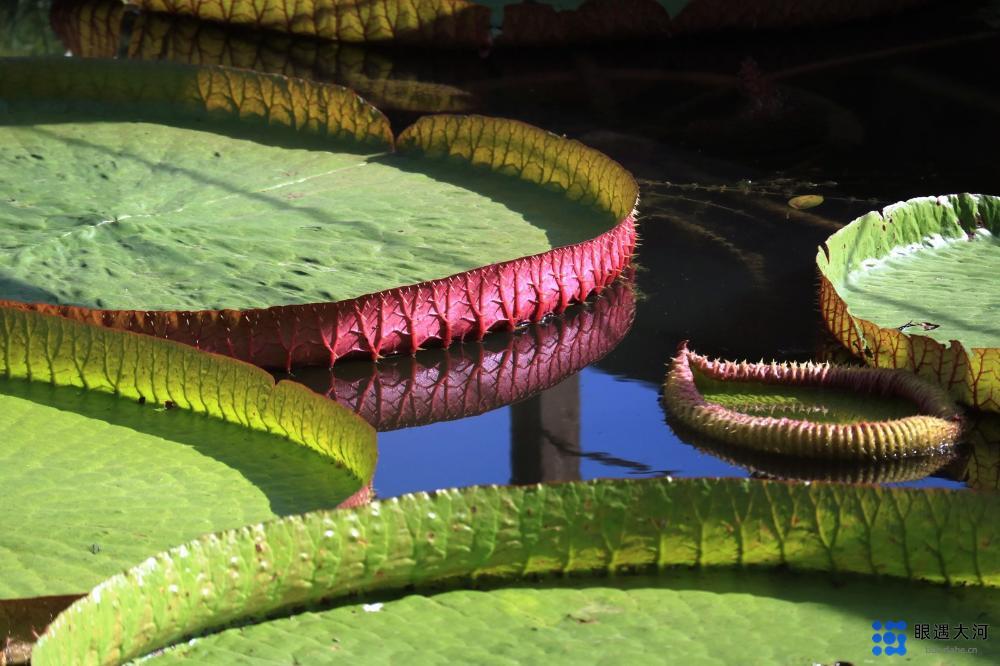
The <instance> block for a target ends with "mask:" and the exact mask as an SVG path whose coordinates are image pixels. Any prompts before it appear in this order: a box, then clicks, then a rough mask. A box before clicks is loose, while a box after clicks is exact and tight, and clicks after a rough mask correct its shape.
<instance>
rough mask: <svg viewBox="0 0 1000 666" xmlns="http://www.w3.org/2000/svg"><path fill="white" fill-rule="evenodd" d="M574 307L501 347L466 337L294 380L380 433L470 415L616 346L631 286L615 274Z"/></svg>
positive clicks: (629, 307)
mask: <svg viewBox="0 0 1000 666" xmlns="http://www.w3.org/2000/svg"><path fill="white" fill-rule="evenodd" d="M578 307H579V309H577V310H576V311H570V312H567V313H566V315H565V316H564V317H560V318H555V319H553V320H552V321H547V322H543V323H540V324H538V325H536V326H533V327H531V328H529V329H528V330H525V331H520V332H518V333H515V334H512V335H510V336H509V337H508V338H507V340H506V344H505V345H503V346H502V347H501V348H496V347H493V346H492V345H491V346H490V348H489V349H487V348H486V346H484V345H482V344H481V343H478V342H477V343H471V342H470V343H466V344H465V345H456V346H453V347H451V348H450V349H448V350H446V351H442V352H438V353H435V354H434V355H433V356H432V357H431V359H429V360H424V359H422V358H421V357H420V356H417V357H415V358H413V359H406V360H400V361H398V362H393V363H392V364H386V365H375V364H370V365H369V364H366V366H365V370H366V372H364V373H361V374H360V376H355V375H353V374H352V375H351V376H341V375H340V374H337V373H338V371H337V370H336V369H335V370H334V372H333V373H331V374H329V375H327V374H326V373H324V379H325V380H326V382H328V383H326V384H325V385H322V386H321V385H318V383H313V382H310V381H309V379H308V378H303V377H297V378H296V380H297V381H299V382H302V383H304V384H305V385H306V386H310V388H312V389H313V390H316V391H317V392H319V393H325V395H326V396H327V397H328V398H330V399H331V400H336V401H337V402H339V403H340V404H341V405H343V406H345V407H347V408H348V409H351V410H353V411H354V412H355V413H357V414H358V415H359V416H361V418H363V419H364V420H366V421H367V422H368V423H369V424H371V425H372V426H373V427H374V428H375V429H376V430H378V431H380V432H386V431H389V430H396V429H399V428H410V427H413V426H420V425H427V424H429V423H436V422H439V421H450V420H454V419H461V418H466V417H469V416H476V415H478V414H483V413H485V412H488V411H491V410H494V409H497V408H499V407H503V406H505V405H509V404H511V403H514V402H517V401H519V400H524V399H526V398H528V397H530V396H532V395H535V394H536V393H539V392H541V391H544V390H545V389H547V388H551V387H552V386H555V385H556V384H558V383H559V382H561V381H563V380H565V379H566V378H567V377H570V376H572V375H574V374H576V373H577V372H579V371H580V370H582V369H583V368H584V367H586V366H588V365H590V364H592V363H595V362H596V361H598V360H600V359H601V358H603V357H604V356H605V355H606V354H608V353H609V352H610V351H611V350H612V349H614V348H615V347H617V346H618V344H619V343H620V342H621V340H622V339H623V338H624V337H625V335H626V334H627V333H628V331H629V329H630V328H631V327H632V321H633V319H634V318H635V293H634V291H633V285H632V283H631V282H629V281H627V280H625V279H619V280H618V281H616V282H615V283H614V284H613V285H611V287H609V288H608V289H606V290H605V291H604V292H603V293H602V294H601V295H600V296H599V297H597V298H596V299H595V300H594V301H593V302H592V303H591V302H588V303H587V304H586V305H583V306H578ZM321 381H322V380H321Z"/></svg>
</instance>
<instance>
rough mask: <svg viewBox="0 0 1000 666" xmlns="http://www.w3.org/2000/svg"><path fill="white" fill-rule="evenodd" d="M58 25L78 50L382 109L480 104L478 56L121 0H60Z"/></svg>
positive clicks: (445, 109)
mask: <svg viewBox="0 0 1000 666" xmlns="http://www.w3.org/2000/svg"><path fill="white" fill-rule="evenodd" d="M52 25H53V26H54V28H55V30H56V31H57V32H58V34H59V36H60V38H61V39H62V40H63V42H64V43H65V44H66V48H67V49H69V50H70V51H71V52H72V53H73V54H74V55H77V56H82V57H85V58H111V57H115V56H116V55H118V56H119V57H128V58H133V59H138V60H169V61H172V62H179V63H190V64H198V65H227V66H231V67H241V68H245V69H253V70H256V71H259V72H265V73H268V74H284V75H286V76H294V77H299V78H305V79H311V80H313V81H322V82H327V83H337V84H340V85H343V86H346V87H348V88H351V89H352V90H355V91H357V92H358V93H359V94H361V95H362V96H363V97H365V98H366V99H367V100H369V101H370V102H372V103H373V104H375V105H376V106H378V107H379V108H380V109H382V110H383V111H385V110H398V111H404V112H409V111H412V112H419V113H457V112H462V111H468V110H470V109H471V108H472V106H473V104H474V100H473V96H472V94H471V93H470V92H469V91H468V90H465V89H462V88H460V87H456V86H455V85H454V84H452V83H451V81H452V80H453V79H454V78H455V76H461V75H463V74H464V75H466V76H468V75H470V74H471V73H472V72H473V71H476V70H481V69H482V65H481V63H480V62H479V61H478V58H475V57H473V58H471V59H470V58H459V57H455V56H454V54H451V53H435V52H430V53H427V52H421V53H419V54H408V55H409V56H412V57H403V56H402V54H398V53H397V54H393V53H392V52H388V51H382V50H379V49H372V48H362V47H359V46H357V45H354V44H345V43H339V42H334V41H329V40H324V39H317V38H313V37H308V36H292V35H288V34H283V33H279V32H271V31H264V30H254V29H252V28H249V27H246V26H227V25H223V24H219V23H211V22H207V21H198V20H196V19H194V18H191V17H188V16H178V15H172V14H163V13H157V12H134V11H133V10H132V9H130V8H128V7H126V6H125V5H123V4H122V3H121V1H120V0H56V2H55V4H54V8H53V12H52Z"/></svg>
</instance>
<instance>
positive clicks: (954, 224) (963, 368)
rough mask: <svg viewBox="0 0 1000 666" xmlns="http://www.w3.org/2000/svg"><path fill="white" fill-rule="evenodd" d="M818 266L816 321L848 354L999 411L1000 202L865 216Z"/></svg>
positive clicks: (968, 201) (915, 203)
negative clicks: (820, 316)
mask: <svg viewBox="0 0 1000 666" xmlns="http://www.w3.org/2000/svg"><path fill="white" fill-rule="evenodd" d="M816 264H817V266H818V267H819V272H820V294H819V299H820V309H821V311H822V313H823V319H824V320H825V322H826V325H827V327H828V328H829V329H830V331H831V332H832V333H833V334H834V335H835V336H836V337H837V339H839V340H840V341H841V342H842V343H843V344H844V345H846V346H847V348H848V349H850V350H851V351H852V352H853V353H854V354H855V355H857V356H858V357H859V358H862V359H864V360H865V362H867V363H868V364H869V365H874V366H878V367H883V368H904V369H906V370H910V371H911V372H915V373H917V374H918V375H920V376H921V377H925V378H927V379H930V380H932V381H935V382H937V383H938V384H940V385H941V386H943V387H944V388H946V389H947V390H948V391H949V393H950V394H951V395H952V397H953V398H954V399H955V400H957V401H959V402H962V403H964V404H966V405H971V406H973V407H977V408H979V409H984V410H988V411H993V412H996V411H1000V324H998V313H1000V290H998V289H997V287H996V285H997V275H998V274H1000V197H995V196H987V195H976V194H956V195H949V196H941V197H921V198H917V199H911V200H909V201H905V202H902V203H897V204H894V205H892V206H889V207H887V208H886V209H885V210H884V211H882V212H881V213H879V212H872V213H868V214H867V215H865V216H863V217H860V218H858V219H857V220H854V221H853V222H851V223H850V224H848V225H847V226H846V227H844V228H843V229H841V230H840V231H838V232H836V233H835V234H833V235H832V236H830V238H829V239H827V241H826V242H825V243H824V244H823V246H822V247H821V248H820V250H819V252H817V254H816Z"/></svg>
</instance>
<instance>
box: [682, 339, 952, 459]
mask: <svg viewBox="0 0 1000 666" xmlns="http://www.w3.org/2000/svg"><path fill="white" fill-rule="evenodd" d="M663 402H664V404H665V405H666V407H667V409H668V410H669V412H670V415H671V416H672V417H674V418H676V419H678V420H679V421H681V422H682V423H684V424H685V425H687V426H688V427H690V428H694V429H695V430H698V431H699V432H702V433H704V434H706V435H710V436H711V437H714V438H716V439H718V440H721V441H723V442H725V443H727V444H730V445H733V446H740V447H746V448H749V449H754V450H757V451H761V452H765V453H780V454H790V455H794V456H799V457H803V458H835V459H847V460H884V459H890V458H899V457H903V456H911V455H919V456H926V455H930V454H935V453H938V452H940V451H942V450H943V449H945V448H946V447H949V446H951V445H953V444H955V443H956V442H957V441H958V439H959V436H960V434H961V426H962V415H961V411H960V410H959V409H958V407H957V406H956V405H955V404H954V403H952V401H951V399H950V398H949V397H948V394H947V392H945V391H944V390H942V389H940V388H938V387H937V386H936V385H934V384H931V383H929V382H927V381H925V380H922V379H920V378H919V377H917V376H916V375H914V374H912V373H909V372H906V371H905V370H887V369H872V368H859V367H852V366H836V365H830V364H826V363H823V364H818V363H763V362H761V363H747V362H742V363H737V362H734V361H713V360H710V359H708V358H706V357H704V356H699V355H698V354H695V353H694V352H692V351H690V350H689V349H688V348H687V343H686V342H684V343H681V345H680V347H679V348H678V350H677V355H676V356H675V357H674V359H673V361H672V362H671V364H670V371H669V373H668V375H667V380H666V384H665V386H664V390H663Z"/></svg>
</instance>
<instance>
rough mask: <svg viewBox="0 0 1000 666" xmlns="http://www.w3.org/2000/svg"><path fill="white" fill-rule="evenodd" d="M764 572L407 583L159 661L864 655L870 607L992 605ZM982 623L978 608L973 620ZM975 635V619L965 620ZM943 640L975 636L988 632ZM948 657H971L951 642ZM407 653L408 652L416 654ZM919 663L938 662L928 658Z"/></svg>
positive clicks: (935, 619)
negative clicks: (488, 586) (954, 653)
mask: <svg viewBox="0 0 1000 666" xmlns="http://www.w3.org/2000/svg"><path fill="white" fill-rule="evenodd" d="M872 589H873V588H872V586H871V583H870V581H867V580H865V579H863V578H856V577H842V578H840V579H835V578H829V577H820V576H803V575H789V574H784V575H781V574H775V573H769V572H731V571H720V572H712V573H711V574H708V573H705V572H697V571H695V572H690V571H676V572H670V573H668V574H664V575H662V576H657V577H652V576H635V577H628V578H617V579H613V580H609V579H600V578H596V579H589V580H574V581H572V582H556V583H551V584H543V585H542V586H540V587H510V588H500V589H493V590H482V591H470V590H459V591H448V592H440V593H437V594H430V595H421V594H411V595H407V596H403V597H401V598H398V599H394V600H389V601H384V602H379V601H370V600H369V601H367V602H363V603H352V604H347V605H343V606H339V607H336V608H333V609H330V610H319V611H307V612H303V613H299V614H297V615H293V616H291V617H286V618H282V619H276V620H271V621H268V622H261V623H259V624H254V625H250V626H247V627H240V628H235V629H227V630H224V631H222V632H220V633H218V634H214V635H211V636H208V637H205V638H196V639H194V640H192V641H191V642H190V643H182V644H181V645H179V646H177V647H176V648H170V649H168V650H166V651H165V652H163V653H162V654H160V655H158V656H156V657H154V658H153V659H152V660H150V661H149V662H148V663H153V664H175V663H177V664H180V663H185V664H189V663H198V664H219V665H220V666H221V665H222V664H231V663H233V660H234V659H238V660H239V661H240V663H244V664H274V663H297V664H303V665H305V664H325V663H329V662H330V661H331V660H334V659H337V660H340V659H344V660H352V659H353V660H358V661H363V662H364V663H367V664H390V663H399V662H400V661H410V662H411V663H412V661H432V660H433V661H440V662H441V663H446V662H447V663H479V664H510V665H511V666H514V665H516V664H524V663H561V664H580V663H588V664H609V665H610V664H620V663H648V662H649V661H651V658H652V656H653V655H671V656H672V658H671V659H669V660H671V661H672V660H673V659H677V660H678V661H683V662H684V663H686V664H734V663H738V664H779V663H781V664H812V663H834V662H836V661H840V662H850V663H865V661H866V659H865V658H866V657H867V658H869V659H871V658H873V655H872V654H871V646H872V645H873V643H872V641H871V638H870V636H871V634H872V633H873V632H872V630H871V623H872V621H873V619H875V618H883V619H884V618H908V619H909V620H910V626H909V627H908V631H906V632H904V633H905V634H907V640H908V641H909V648H910V649H909V650H908V652H909V654H911V655H914V656H916V655H919V656H920V657H923V656H924V655H923V651H924V650H925V649H926V644H927V642H924V644H922V645H919V646H918V644H917V643H916V642H914V641H912V638H913V631H912V623H914V622H920V623H928V624H934V623H944V622H947V623H949V624H953V625H958V624H959V623H960V622H964V624H965V626H966V628H967V629H969V628H971V625H972V624H973V623H974V622H976V618H983V617H990V618H996V617H997V616H998V611H1000V605H998V602H997V595H996V594H994V593H993V592H992V591H983V590H980V589H972V590H952V589H950V588H946V587H940V586H933V585H919V584H918V585H915V584H912V583H902V582H898V581H891V582H880V583H879V585H878V594H877V595H873V594H872ZM977 623H978V622H977ZM966 635H967V636H969V633H968V632H967V634H966ZM949 645H954V646H958V647H963V648H969V647H971V648H976V647H983V641H982V640H973V639H972V638H971V636H969V638H968V640H958V641H955V642H954V643H950V642H949ZM942 657H949V658H948V659H942V660H941V661H942V663H952V664H956V663H969V664H973V663H976V659H977V657H976V655H974V654H970V655H958V657H959V658H958V659H950V655H942ZM411 660H412V661H411ZM921 663H935V662H934V661H933V660H932V661H930V662H921Z"/></svg>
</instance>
